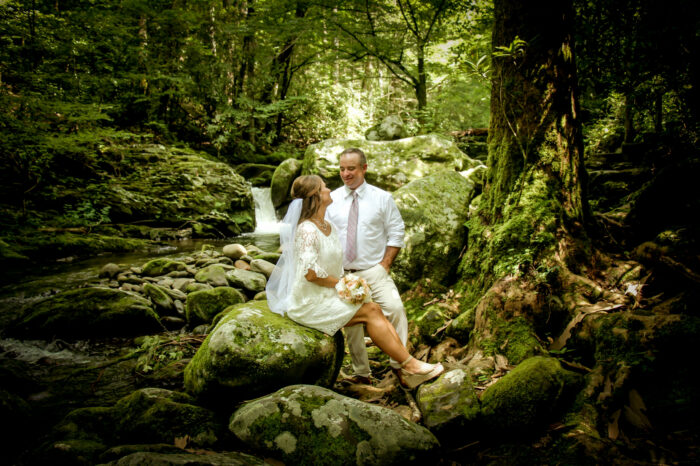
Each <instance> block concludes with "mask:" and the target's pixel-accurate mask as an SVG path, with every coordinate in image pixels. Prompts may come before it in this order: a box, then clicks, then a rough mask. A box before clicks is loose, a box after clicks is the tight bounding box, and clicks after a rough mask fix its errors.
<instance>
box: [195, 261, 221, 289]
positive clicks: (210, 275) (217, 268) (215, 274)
mask: <svg viewBox="0 0 700 466" xmlns="http://www.w3.org/2000/svg"><path fill="white" fill-rule="evenodd" d="M194 279H195V280H197V281H198V282H200V283H206V284H208V285H211V286H226V285H228V280H227V278H226V270H225V269H224V268H223V266H221V265H210V266H209V267H206V268H204V269H202V270H200V271H199V272H197V274H196V275H195V276H194Z"/></svg>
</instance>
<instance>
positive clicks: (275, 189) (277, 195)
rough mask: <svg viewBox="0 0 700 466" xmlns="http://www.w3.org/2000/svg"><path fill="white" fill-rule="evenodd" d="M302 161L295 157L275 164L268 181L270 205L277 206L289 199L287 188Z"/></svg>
mask: <svg viewBox="0 0 700 466" xmlns="http://www.w3.org/2000/svg"><path fill="white" fill-rule="evenodd" d="M301 166H302V162H301V160H297V159H287V160H285V161H284V162H282V163H281V164H279V165H278V166H277V168H276V169H275V172H274V173H273V174H272V181H271V182H270V197H271V199H272V205H273V206H275V207H279V206H281V205H282V204H284V203H285V202H286V201H288V200H291V197H290V195H289V190H290V189H291V187H292V182H293V181H294V178H296V177H297V176H298V175H299V174H300V172H301Z"/></svg>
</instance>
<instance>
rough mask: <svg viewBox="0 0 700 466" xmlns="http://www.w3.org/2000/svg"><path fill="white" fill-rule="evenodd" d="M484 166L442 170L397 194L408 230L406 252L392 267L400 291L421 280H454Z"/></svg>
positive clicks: (404, 187) (397, 203)
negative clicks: (453, 275)
mask: <svg viewBox="0 0 700 466" xmlns="http://www.w3.org/2000/svg"><path fill="white" fill-rule="evenodd" d="M480 167H483V168H478V169H474V170H471V171H469V172H465V173H463V174H460V173H458V172H455V171H448V170H445V171H441V172H439V173H435V174H433V175H430V176H427V177H425V178H422V179H419V180H415V181H412V182H410V183H408V184H407V185H405V186H403V187H402V188H400V189H399V190H398V191H396V192H394V193H393V197H394V200H395V201H396V205H397V206H398V208H399V211H400V212H401V216H402V217H403V220H404V224H405V225H406V233H405V236H404V242H405V247H404V248H403V249H402V251H401V253H400V254H399V256H398V257H397V258H396V260H395V261H394V265H393V266H392V275H393V277H394V280H395V281H396V284H397V286H398V287H399V290H401V291H405V290H406V289H408V288H409V287H410V285H411V284H412V283H413V282H415V281H416V280H418V279H420V278H431V279H432V280H435V281H436V282H438V283H441V282H443V281H445V280H447V281H450V280H452V274H453V272H454V270H455V268H456V267H457V265H458V264H459V256H460V253H461V251H462V248H463V247H464V244H465V241H466V237H467V229H466V227H465V226H464V224H465V222H466V221H467V217H468V215H469V202H470V201H471V199H472V198H473V197H474V195H475V194H476V193H477V191H478V190H479V189H480V185H481V173H482V172H483V170H485V167H484V166H483V165H481V166H480Z"/></svg>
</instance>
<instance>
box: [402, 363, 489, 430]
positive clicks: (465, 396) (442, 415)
mask: <svg viewBox="0 0 700 466" xmlns="http://www.w3.org/2000/svg"><path fill="white" fill-rule="evenodd" d="M416 401H417V403H418V407H419V408H420V411H421V413H422V414H423V423H424V424H425V426H426V427H427V428H428V429H430V431H431V432H433V433H434V434H436V435H437V436H438V437H439V438H440V439H443V438H445V439H449V440H459V441H464V440H465V438H464V436H465V435H468V434H469V433H471V434H477V429H478V426H477V425H476V422H477V420H478V418H479V415H480V409H481V407H480V405H479V397H478V395H477V394H476V390H474V386H473V385H472V381H471V379H470V378H469V375H468V374H467V373H466V372H464V371H463V370H462V369H454V370H451V371H449V372H445V373H444V374H442V375H441V376H440V377H439V378H438V379H437V380H436V381H435V382H433V383H430V384H425V385H422V386H421V387H420V388H419V389H418V394H417V397H416ZM455 437H457V438H455Z"/></svg>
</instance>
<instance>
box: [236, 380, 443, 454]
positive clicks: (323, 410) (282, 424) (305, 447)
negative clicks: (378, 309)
mask: <svg viewBox="0 0 700 466" xmlns="http://www.w3.org/2000/svg"><path fill="white" fill-rule="evenodd" d="M229 429H230V430H231V431H232V432H233V433H234V434H236V436H237V437H238V438H239V439H241V440H242V441H243V442H245V443H246V444H248V445H250V446H251V447H253V448H255V449H256V450H259V451H261V452H264V454H266V455H271V456H273V457H276V458H279V459H281V460H282V461H284V462H285V463H287V464H319V463H323V464H328V465H346V464H347V465H351V464H352V465H354V464H367V465H370V464H374V465H388V464H421V462H429V461H430V455H431V453H434V452H435V451H436V450H437V448H438V447H439V443H438V441H437V439H436V438H435V437H434V436H433V434H431V433H430V431H428V430H427V429H426V428H424V427H422V426H419V425H418V424H414V423H412V422H409V421H407V420H405V419H404V418H403V417H402V416H401V415H399V414H398V413H396V412H394V411H391V410H389V409H387V408H384V407H381V406H376V405H372V404H369V403H364V402H362V401H359V400H355V399H353V398H347V397H344V396H342V395H338V394H337V393H334V392H332V391H331V390H328V389H324V388H321V387H316V386H309V385H293V386H289V387H285V388H282V389H281V390H279V391H277V392H276V393H273V394H271V395H268V396H266V397H263V398H259V399H257V400H254V401H251V402H248V403H246V404H244V405H243V406H242V407H241V408H240V409H238V410H237V411H236V412H235V413H234V414H233V415H232V416H231V422H230V424H229Z"/></svg>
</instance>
